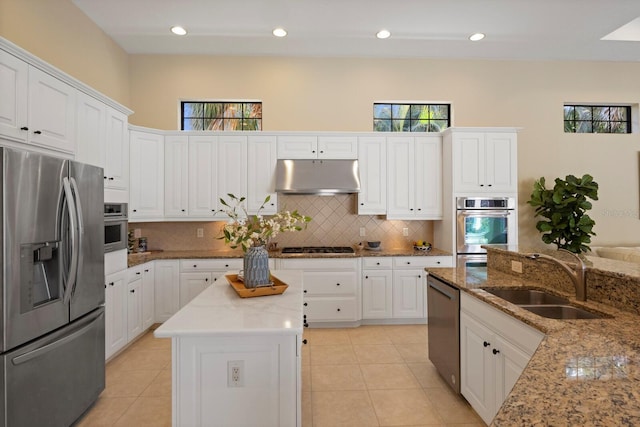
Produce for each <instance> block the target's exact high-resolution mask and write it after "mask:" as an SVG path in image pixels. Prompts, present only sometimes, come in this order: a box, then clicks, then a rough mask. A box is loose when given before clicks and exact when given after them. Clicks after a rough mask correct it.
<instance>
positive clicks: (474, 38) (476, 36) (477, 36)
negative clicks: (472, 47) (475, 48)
mask: <svg viewBox="0 0 640 427" xmlns="http://www.w3.org/2000/svg"><path fill="white" fill-rule="evenodd" d="M483 38H484V34H482V33H475V34H471V35H470V36H469V40H471V41H472V42H477V41H479V40H482V39H483Z"/></svg>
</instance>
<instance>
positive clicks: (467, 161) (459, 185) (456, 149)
mask: <svg viewBox="0 0 640 427" xmlns="http://www.w3.org/2000/svg"><path fill="white" fill-rule="evenodd" d="M453 162H454V191H455V192H457V193H459V192H464V191H470V192H478V191H481V190H482V189H483V188H484V134H483V133H481V132H473V133H471V132H464V133H456V134H454V135H453Z"/></svg>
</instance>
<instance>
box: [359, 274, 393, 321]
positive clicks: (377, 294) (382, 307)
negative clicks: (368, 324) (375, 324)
mask: <svg viewBox="0 0 640 427" xmlns="http://www.w3.org/2000/svg"><path fill="white" fill-rule="evenodd" d="M392 285H393V273H392V272H391V270H364V271H363V274H362V318H363V319H387V318H390V317H392V315H393V307H392V301H393V289H392Z"/></svg>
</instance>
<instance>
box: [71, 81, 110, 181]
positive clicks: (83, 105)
mask: <svg viewBox="0 0 640 427" xmlns="http://www.w3.org/2000/svg"><path fill="white" fill-rule="evenodd" d="M76 106H77V127H76V136H77V139H78V141H80V143H79V144H78V149H77V151H76V160H78V161H80V162H83V163H88V164H90V165H94V166H99V167H101V168H104V160H105V143H106V128H107V121H106V119H107V107H106V105H104V103H102V102H100V101H98V100H97V99H95V98H94V97H92V96H89V95H87V94H85V93H83V92H78V98H77V103H76ZM104 178H105V185H106V183H107V176H106V174H105V177H104Z"/></svg>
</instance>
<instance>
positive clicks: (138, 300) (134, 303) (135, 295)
mask: <svg viewBox="0 0 640 427" xmlns="http://www.w3.org/2000/svg"><path fill="white" fill-rule="evenodd" d="M130 270H131V269H130ZM141 333H142V276H137V275H134V276H129V284H128V285H127V342H129V341H131V340H133V339H135V338H136V337H137V336H138V335H140V334H141Z"/></svg>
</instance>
